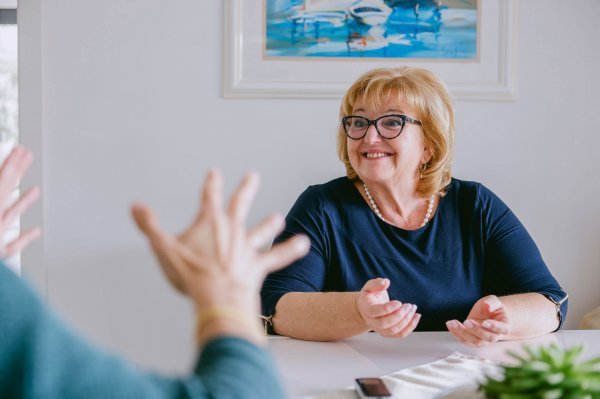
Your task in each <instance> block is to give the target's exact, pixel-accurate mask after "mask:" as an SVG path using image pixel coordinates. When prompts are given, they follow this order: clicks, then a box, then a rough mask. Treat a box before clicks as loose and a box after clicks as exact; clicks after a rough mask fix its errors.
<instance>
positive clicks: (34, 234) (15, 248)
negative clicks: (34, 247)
mask: <svg viewBox="0 0 600 399" xmlns="http://www.w3.org/2000/svg"><path fill="white" fill-rule="evenodd" d="M41 234H42V230H41V229H40V228H39V227H34V228H33V229H29V230H27V231H26V232H23V233H21V235H19V238H17V239H16V240H14V241H12V242H11V243H9V244H8V245H7V246H6V249H5V251H4V254H2V255H3V256H4V257H11V256H13V255H14V254H16V253H19V252H21V251H22V250H23V249H24V248H25V247H27V245H29V243H30V242H32V241H33V240H35V239H36V238H38V237H39V236H40V235H41Z"/></svg>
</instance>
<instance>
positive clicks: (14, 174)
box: [0, 145, 41, 259]
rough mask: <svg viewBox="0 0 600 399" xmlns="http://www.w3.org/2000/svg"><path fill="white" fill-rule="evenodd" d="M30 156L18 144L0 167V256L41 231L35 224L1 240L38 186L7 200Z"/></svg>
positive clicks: (9, 253) (36, 193)
mask: <svg viewBox="0 0 600 399" xmlns="http://www.w3.org/2000/svg"><path fill="white" fill-rule="evenodd" d="M32 160H33V155H31V152H30V151H28V150H26V149H25V148H23V147H21V146H20V145H18V146H16V147H15V148H13V150H12V151H11V152H10V154H9V155H8V157H7V158H6V160H5V161H4V162H3V163H2V166H1V167H0V259H6V258H9V257H11V256H12V255H14V254H16V253H18V252H19V251H21V250H22V249H24V248H25V247H26V246H27V245H28V244H29V243H30V242H31V241H33V240H35V239H36V238H37V237H39V235H40V233H41V230H40V228H39V227H35V228H33V229H30V230H28V231H26V232H23V233H21V234H20V235H19V237H18V238H16V239H15V240H13V241H11V242H9V243H4V234H5V233H6V231H7V230H8V228H9V227H10V226H11V225H12V224H13V222H14V221H15V220H16V219H17V218H18V217H19V216H21V214H22V213H23V212H25V211H26V210H27V209H28V208H29V207H30V206H31V204H32V203H33V202H34V201H35V200H36V199H37V198H38V196H39V189H38V188H37V187H32V188H30V189H29V190H27V191H26V192H25V193H24V194H23V195H21V197H20V198H19V199H17V200H16V201H14V203H12V204H11V202H12V199H11V194H12V193H13V191H14V189H15V188H17V186H18V184H19V181H20V180H21V178H22V177H23V175H25V172H27V169H29V166H30V165H31V162H32Z"/></svg>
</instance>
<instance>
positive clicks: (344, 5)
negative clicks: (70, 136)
mask: <svg viewBox="0 0 600 399" xmlns="http://www.w3.org/2000/svg"><path fill="white" fill-rule="evenodd" d="M513 1H514V0H485V1H483V0H426V1H420V0H226V3H225V54H224V63H225V67H224V96H225V97H228V98H243V97H256V98H286V97H287V98H340V97H341V96H342V94H343V93H344V91H345V90H346V89H347V88H348V87H349V85H350V84H351V83H352V82H353V81H354V80H355V79H356V78H357V77H358V76H359V75H361V74H362V73H364V72H366V71H368V70H370V69H373V68H377V67H393V66H400V65H410V66H418V67H423V68H426V69H429V70H431V71H433V72H435V73H436V74H438V75H439V76H440V77H441V78H442V79H444V81H445V82H446V83H447V84H448V86H449V88H450V91H451V92H452V93H453V95H454V97H455V98H457V99H468V100H512V99H514V95H515V76H514V75H515V71H514V65H513V62H514V60H513V58H514V54H513V53H514V45H515V34H514V25H515V15H514V13H515V7H514V4H513Z"/></svg>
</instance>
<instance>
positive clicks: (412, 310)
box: [356, 278, 421, 338]
mask: <svg viewBox="0 0 600 399" xmlns="http://www.w3.org/2000/svg"><path fill="white" fill-rule="evenodd" d="M389 286H390V280H389V279H387V278H375V279H372V280H369V281H367V282H366V284H365V285H364V286H363V288H362V289H361V290H360V293H359V295H358V297H357V299H356V308H357V310H358V313H359V314H360V316H361V317H362V319H363V320H364V321H365V323H366V324H367V327H368V328H369V329H370V330H373V331H375V332H377V333H378V334H379V335H381V336H383V337H388V338H404V337H406V336H407V335H408V334H410V333H411V332H413V331H414V329H415V328H416V327H417V325H418V324H419V320H420V319H421V315H420V314H419V313H416V311H417V306H416V305H412V304H410V303H404V304H403V303H402V302H400V301H395V300H394V301H390V298H389V296H388V292H387V289H388V288H389Z"/></svg>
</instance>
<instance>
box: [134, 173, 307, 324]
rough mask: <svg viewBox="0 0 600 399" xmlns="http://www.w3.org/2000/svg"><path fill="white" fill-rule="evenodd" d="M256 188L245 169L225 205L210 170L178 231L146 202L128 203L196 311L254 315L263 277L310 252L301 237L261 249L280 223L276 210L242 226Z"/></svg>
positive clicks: (172, 279) (218, 178)
mask: <svg viewBox="0 0 600 399" xmlns="http://www.w3.org/2000/svg"><path fill="white" fill-rule="evenodd" d="M257 189H258V176H257V175H256V174H254V173H251V174H248V175H247V176H246V177H245V178H244V179H243V181H242V183H241V184H240V185H239V186H238V188H237V189H236V191H235V192H234V194H233V196H232V198H231V201H230V203H229V206H228V208H227V209H223V206H222V190H223V180H222V178H221V175H220V174H219V173H218V172H216V171H211V172H209V174H208V177H207V180H206V183H205V185H204V189H203V193H202V199H201V204H200V209H199V211H198V214H197V216H196V217H195V218H194V220H193V221H192V223H191V225H190V226H189V227H188V228H187V229H186V230H185V231H184V232H183V233H182V234H180V235H178V236H173V235H170V234H168V233H166V232H165V231H163V230H162V229H161V228H160V227H159V225H158V219H157V217H156V216H155V214H154V213H153V212H152V211H151V210H150V208H148V207H147V206H146V205H143V204H135V205H134V206H133V208H132V213H133V217H134V219H135V221H136V223H137V225H138V227H139V228H140V230H141V231H142V232H143V233H144V234H145V235H146V236H147V238H148V240H149V242H150V245H151V247H152V249H153V251H154V253H155V255H156V257H157V258H158V260H159V262H160V265H161V267H162V270H163V272H164V273H165V275H166V276H167V278H168V279H169V281H170V282H171V283H172V284H173V286H174V287H175V288H176V289H178V290H179V291H181V292H182V293H183V294H185V295H187V296H189V297H190V298H191V299H192V300H193V301H194V303H195V304H196V306H197V308H198V310H199V312H202V311H203V310H205V309H212V310H214V309H216V311H215V312H212V310H211V312H212V313H210V314H211V315H218V313H219V312H220V315H221V316H224V317H231V318H237V319H240V318H241V317H246V318H255V319H256V320H258V318H257V317H256V316H257V315H258V314H259V300H258V290H259V288H260V286H261V284H262V281H263V280H264V277H265V276H266V275H267V273H270V272H272V271H274V270H277V269H279V268H281V267H283V266H286V265H288V264H289V263H291V262H293V261H294V260H296V259H298V258H300V257H301V256H304V255H305V254H306V253H307V252H308V249H309V246H310V243H309V241H308V239H307V238H306V237H304V236H295V237H292V238H290V239H289V240H287V241H285V242H283V243H279V244H277V245H274V246H273V247H272V248H271V249H268V250H264V248H265V247H266V246H268V245H269V243H270V241H271V239H272V238H273V237H274V236H275V234H276V233H277V231H278V230H279V229H280V228H281V227H282V225H283V218H282V217H281V216H280V215H273V216H271V217H269V218H267V219H265V220H264V221H263V222H262V223H260V224H259V225H258V226H257V227H255V228H254V229H252V230H250V231H246V229H245V221H246V217H247V215H248V212H249V210H250V205H251V204H252V200H253V198H254V196H255V194H256V191H257ZM204 314H205V315H206V314H208V313H204ZM211 318H212V316H211Z"/></svg>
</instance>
